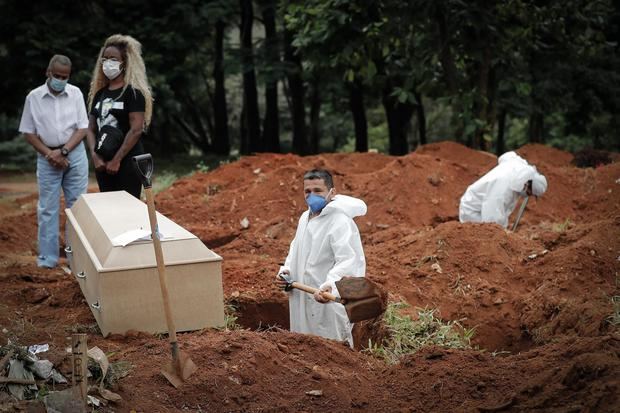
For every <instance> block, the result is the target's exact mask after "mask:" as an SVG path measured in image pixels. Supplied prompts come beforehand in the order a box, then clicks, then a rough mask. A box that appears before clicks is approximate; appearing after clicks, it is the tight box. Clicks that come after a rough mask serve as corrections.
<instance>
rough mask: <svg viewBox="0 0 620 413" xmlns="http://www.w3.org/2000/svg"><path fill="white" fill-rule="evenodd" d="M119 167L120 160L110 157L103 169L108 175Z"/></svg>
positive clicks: (113, 173) (114, 172)
mask: <svg viewBox="0 0 620 413" xmlns="http://www.w3.org/2000/svg"><path fill="white" fill-rule="evenodd" d="M120 167H121V161H119V160H117V159H116V158H112V160H111V161H109V162H107V163H106V164H105V171H106V172H107V173H108V174H109V175H116V174H117V173H118V170H119V169H120Z"/></svg>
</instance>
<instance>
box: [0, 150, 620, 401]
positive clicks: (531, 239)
mask: <svg viewBox="0 0 620 413" xmlns="http://www.w3.org/2000/svg"><path fill="white" fill-rule="evenodd" d="M517 152H519V153H520V154H521V155H522V156H524V157H525V158H526V159H528V160H529V161H530V162H531V163H534V164H535V165H536V167H537V168H538V170H539V171H540V172H541V173H543V174H544V175H545V176H546V177H547V180H548V183H549V189H548V191H547V193H546V194H544V196H542V197H540V198H539V199H536V200H534V199H533V200H531V201H530V203H529V204H528V206H527V209H526V211H525V214H524V216H523V219H522V220H521V222H520V224H519V228H518V229H517V231H516V232H510V231H506V230H504V229H503V228H501V227H499V226H497V225H495V224H461V223H459V222H458V204H459V198H460V196H461V195H462V194H463V192H464V191H465V189H466V188H467V186H468V185H470V184H471V183H473V182H474V181H475V180H476V179H477V178H479V177H480V176H482V175H483V174H484V173H486V171H488V170H489V169H490V168H492V167H493V166H494V165H495V164H496V157H495V156H494V155H491V154H489V153H483V152H478V151H473V150H471V149H468V148H466V147H464V146H462V145H459V144H456V143H453V142H441V143H434V144H430V145H425V146H423V147H421V148H419V149H418V150H417V151H416V152H414V153H411V154H409V155H406V156H401V157H392V156H386V155H381V154H375V153H364V154H324V155H317V156H310V157H298V156H294V155H276V154H262V155H256V156H247V157H243V158H241V159H240V160H239V161H237V162H234V163H229V164H225V165H221V166H220V167H219V168H217V169H215V170H213V171H211V172H208V173H195V174H193V175H191V176H188V177H185V178H182V179H180V180H178V181H177V182H175V183H174V184H173V185H172V186H171V187H170V188H168V189H167V190H165V191H163V192H160V193H159V194H157V197H156V204H157V209H158V210H159V211H160V212H162V213H163V214H164V215H166V216H168V217H169V218H171V219H172V220H174V221H175V222H177V223H178V224H180V225H182V226H183V227H185V228H187V229H188V230H190V231H191V232H193V233H194V234H196V235H197V236H198V237H199V238H200V239H201V240H202V241H203V242H204V243H205V244H206V245H207V246H208V247H209V248H211V249H212V250H214V251H215V252H217V253H218V254H220V255H221V256H222V257H223V259H224V261H223V264H222V265H223V283H224V295H225V300H226V302H227V304H229V306H230V308H232V306H234V308H236V313H235V316H236V317H237V323H239V324H240V325H242V326H243V327H244V328H243V329H236V330H210V329H209V330H203V331H197V332H192V333H184V334H179V342H180V345H181V348H182V349H183V350H184V351H186V352H187V353H189V354H191V358H192V360H193V361H194V362H195V363H196V365H197V366H198V370H197V372H196V373H195V374H193V375H192V376H191V377H190V378H189V380H188V382H187V383H186V384H184V385H183V386H182V387H180V388H179V389H175V388H173V387H172V386H171V385H170V384H169V383H168V382H167V381H166V379H165V378H164V377H163V376H162V375H161V374H160V372H159V370H160V368H161V366H162V365H163V364H165V362H166V361H167V360H168V359H169V349H168V342H167V339H166V337H165V336H163V337H162V336H152V335H148V334H145V333H139V332H128V334H126V335H124V336H110V337H108V338H105V339H104V338H103V337H101V335H100V334H97V329H96V323H95V321H94V318H93V316H92V314H91V313H90V310H89V309H88V306H87V305H86V304H85V301H84V299H83V296H82V293H81V291H80V289H79V286H78V284H77V283H76V281H75V280H74V278H73V276H71V275H68V274H66V273H65V272H63V270H62V269H54V270H43V269H39V268H37V267H36V265H35V260H34V255H35V253H36V231H37V227H36V197H32V196H31V197H27V198H18V199H9V198H7V197H4V198H2V203H1V209H0V210H1V211H3V217H2V218H0V254H1V262H0V346H2V345H3V344H5V343H6V342H7V340H12V341H13V342H20V343H23V344H24V345H28V344H34V343H49V344H50V350H49V353H48V355H47V358H49V359H50V360H51V361H53V363H54V365H55V366H57V368H58V369H59V370H60V372H61V373H63V374H67V373H70V357H69V356H67V353H66V351H65V347H66V345H67V341H66V337H67V336H68V335H70V333H71V332H72V331H76V330H80V331H87V332H89V336H88V339H89V346H95V345H96V346H98V347H100V348H101V349H103V350H104V351H105V353H106V354H108V357H109V358H110V361H111V362H112V363H125V365H126V366H127V372H126V373H125V374H124V375H123V377H122V378H119V379H118V380H117V381H115V382H114V383H112V384H111V388H110V389H111V390H113V391H114V392H116V393H118V394H119V395H120V396H121V397H122V400H121V401H118V402H114V403H108V404H107V406H102V407H98V408H96V410H97V411H114V412H130V411H136V412H175V411H192V412H316V411H334V412H349V411H367V412H461V411H462V412H522V411H541V412H617V411H620V329H619V327H620V289H619V286H620V163H617V162H612V163H609V164H606V165H602V166H599V167H597V168H577V167H576V166H574V164H573V158H572V156H571V155H570V154H569V153H566V152H562V151H559V150H557V149H553V148H549V147H546V146H542V145H526V146H524V147H522V148H520V149H519V150H518V151H517ZM311 168H327V169H329V170H330V171H332V173H333V175H334V178H335V185H336V189H337V191H338V192H339V193H343V194H347V195H352V196H355V197H359V198H361V199H363V200H364V201H365V202H366V203H367V205H368V213H367V215H366V216H364V217H360V218H358V219H357V220H356V222H357V225H358V227H359V229H360V232H361V236H362V242H363V244H364V249H365V253H366V260H367V276H368V277H369V278H371V279H372V280H373V281H375V282H377V283H378V284H380V285H381V286H382V287H383V288H385V289H386V290H387V291H388V293H389V297H390V301H392V302H400V301H402V302H405V303H407V304H409V307H407V308H405V309H403V310H402V312H403V313H404V314H408V315H411V316H412V317H414V318H415V317H416V316H417V314H418V313H417V311H418V309H419V308H425V309H435V310H436V312H435V314H436V315H437V316H438V317H440V318H441V319H443V320H445V321H458V322H459V323H460V325H462V326H463V327H464V328H466V329H470V330H473V331H474V337H473V339H472V348H471V349H446V348H441V347H438V346H431V347H426V348H424V349H423V350H421V351H419V352H417V353H415V354H412V355H408V356H405V357H404V358H402V359H401V360H400V362H399V363H397V364H388V363H386V362H384V361H383V360H381V359H379V358H376V357H374V356H372V355H370V354H369V353H368V352H366V351H361V349H363V348H364V347H366V346H367V345H368V339H372V340H373V342H374V343H377V342H380V341H381V339H382V338H385V337H388V335H389V332H388V329H387V328H386V326H385V325H384V323H383V322H381V321H375V322H374V323H366V324H361V325H360V326H358V328H357V329H356V339H357V340H358V341H357V343H356V347H357V349H356V350H353V349H350V348H349V347H348V346H346V345H344V344H343V343H339V342H335V341H331V340H325V339H322V338H319V337H313V336H307V335H299V334H293V333H290V332H288V331H286V329H287V327H288V309H287V302H286V296H285V295H284V294H283V293H282V292H281V291H278V290H277V289H275V288H274V285H273V278H274V275H275V273H276V271H277V269H278V267H279V265H280V263H282V262H283V261H284V259H285V257H286V254H287V251H288V246H289V243H290V241H291V239H292V237H293V235H294V231H295V226H296V223H297V219H298V217H299V215H300V214H301V213H302V212H303V210H304V209H305V208H306V206H305V203H304V199H303V194H302V188H303V184H302V179H301V177H302V175H303V172H304V171H306V170H308V169H311ZM155 179H157V176H156V175H155ZM0 195H1V194H0ZM512 220H514V215H513V216H512V217H511V223H512ZM1 374H2V372H1V371H0V375H1ZM69 376H70V375H69ZM2 386H3V385H2V384H1V383H0V412H4V411H26V410H25V409H27V408H28V409H35V408H36V403H37V402H30V403H29V404H28V405H25V404H24V402H21V403H17V402H15V400H12V399H10V398H9V396H8V395H7V393H6V392H3V391H2ZM50 390H51V389H50ZM39 408H40V409H43V407H41V405H39ZM20 409H21V410H20ZM31 411H36V410H31ZM40 411H45V410H44V409H43V410H40Z"/></svg>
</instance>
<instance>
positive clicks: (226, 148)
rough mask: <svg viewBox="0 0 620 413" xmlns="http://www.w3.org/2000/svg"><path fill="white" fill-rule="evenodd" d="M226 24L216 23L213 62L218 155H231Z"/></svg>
mask: <svg viewBox="0 0 620 413" xmlns="http://www.w3.org/2000/svg"><path fill="white" fill-rule="evenodd" d="M225 29H226V24H225V23H224V22H223V21H221V20H218V21H217V23H215V60H214V62H213V79H214V81H215V97H214V99H213V118H214V119H213V122H214V124H215V126H214V128H215V133H214V136H213V152H215V153H216V154H218V155H228V154H229V153H230V138H229V136H228V107H227V104H226V89H225V86H224V65H223V63H224V30H225Z"/></svg>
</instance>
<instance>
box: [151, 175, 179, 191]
mask: <svg viewBox="0 0 620 413" xmlns="http://www.w3.org/2000/svg"><path fill="white" fill-rule="evenodd" d="M177 179H179V176H178V175H177V174H176V173H174V172H172V171H168V170H165V171H162V172H161V173H160V174H158V175H157V176H156V177H155V178H154V179H153V193H158V192H161V191H163V190H165V189H167V188H169V187H170V186H171V185H172V184H173V183H174V182H175V181H176V180H177Z"/></svg>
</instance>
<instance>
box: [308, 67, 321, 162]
mask: <svg viewBox="0 0 620 413" xmlns="http://www.w3.org/2000/svg"><path fill="white" fill-rule="evenodd" d="M320 114H321V93H320V91H319V80H318V79H317V78H314V79H313V81H312V93H311V95H310V150H309V153H310V154H317V153H319V142H320V140H321V122H320V119H319V115H320Z"/></svg>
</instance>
